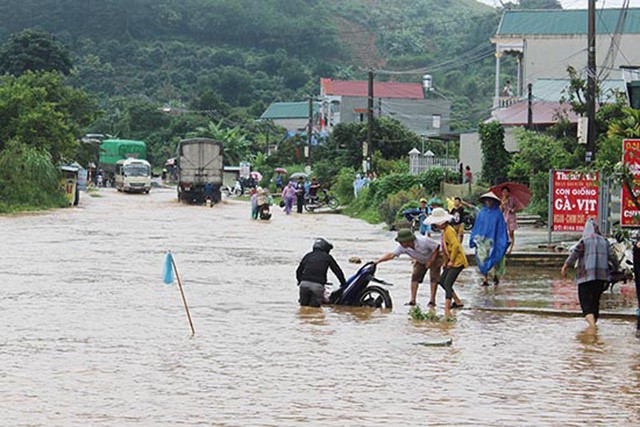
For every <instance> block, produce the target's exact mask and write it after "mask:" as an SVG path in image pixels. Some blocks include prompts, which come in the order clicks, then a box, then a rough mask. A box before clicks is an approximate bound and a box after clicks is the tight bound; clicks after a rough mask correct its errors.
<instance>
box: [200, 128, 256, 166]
mask: <svg viewBox="0 0 640 427" xmlns="http://www.w3.org/2000/svg"><path fill="white" fill-rule="evenodd" d="M189 136H191V137H206V138H211V139H215V140H216V141H220V142H222V146H223V147H224V156H223V159H224V164H225V165H234V166H235V165H238V164H240V162H242V161H250V160H252V158H253V154H252V152H251V141H249V140H248V139H247V138H246V137H245V136H244V135H243V134H242V133H241V131H240V128H238V127H234V128H226V127H224V125H223V121H222V120H220V121H219V122H218V123H215V122H209V124H208V125H207V126H206V127H199V128H197V129H196V131H195V132H193V133H191V134H190V135H189Z"/></svg>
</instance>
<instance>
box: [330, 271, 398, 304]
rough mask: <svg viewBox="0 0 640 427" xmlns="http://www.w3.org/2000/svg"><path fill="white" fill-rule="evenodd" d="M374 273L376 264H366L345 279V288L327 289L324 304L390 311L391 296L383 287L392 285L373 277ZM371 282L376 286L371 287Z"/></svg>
mask: <svg viewBox="0 0 640 427" xmlns="http://www.w3.org/2000/svg"><path fill="white" fill-rule="evenodd" d="M375 272H376V264H374V263H373V262H368V263H366V264H365V265H363V266H362V267H360V269H359V270H358V271H357V272H356V273H355V274H354V275H353V276H351V277H349V278H348V279H347V282H346V285H345V286H340V287H339V288H338V289H335V290H332V289H331V288H330V289H327V291H326V294H327V298H326V300H325V303H326V304H334V305H347V306H354V307H372V308H382V309H389V310H390V309H391V308H392V307H393V303H392V301H391V295H390V294H389V291H388V290H387V289H385V287H386V286H393V285H392V284H391V283H388V282H385V281H384V280H381V279H378V278H377V277H375ZM371 282H373V283H377V285H373V284H371ZM326 286H332V284H331V283H327V285H326Z"/></svg>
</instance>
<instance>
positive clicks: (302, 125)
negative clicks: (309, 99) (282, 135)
mask: <svg viewBox="0 0 640 427" xmlns="http://www.w3.org/2000/svg"><path fill="white" fill-rule="evenodd" d="M273 123H275V124H277V125H278V126H282V127H283V128H285V129H286V130H305V129H306V128H307V125H308V124H309V119H308V118H304V119H275V120H274V121H273Z"/></svg>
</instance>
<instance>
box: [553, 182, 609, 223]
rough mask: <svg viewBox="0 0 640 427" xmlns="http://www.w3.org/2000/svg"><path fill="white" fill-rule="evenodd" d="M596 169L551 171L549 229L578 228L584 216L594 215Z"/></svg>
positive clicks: (596, 208)
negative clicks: (551, 204)
mask: <svg viewBox="0 0 640 427" xmlns="http://www.w3.org/2000/svg"><path fill="white" fill-rule="evenodd" d="M599 178H600V177H599V174H598V172H594V173H584V172H577V171H571V170H560V171H553V188H552V189H551V191H552V195H553V211H552V215H553V219H552V224H553V231H582V230H583V229H584V223H585V222H586V221H587V218H590V217H592V218H597V217H598V197H599V195H600V188H599V186H598V183H599Z"/></svg>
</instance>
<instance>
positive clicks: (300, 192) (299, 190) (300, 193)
mask: <svg viewBox="0 0 640 427" xmlns="http://www.w3.org/2000/svg"><path fill="white" fill-rule="evenodd" d="M304 193H305V189H304V178H303V177H300V178H298V182H297V183H296V207H297V210H298V213H299V214H301V213H302V205H304Z"/></svg>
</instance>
